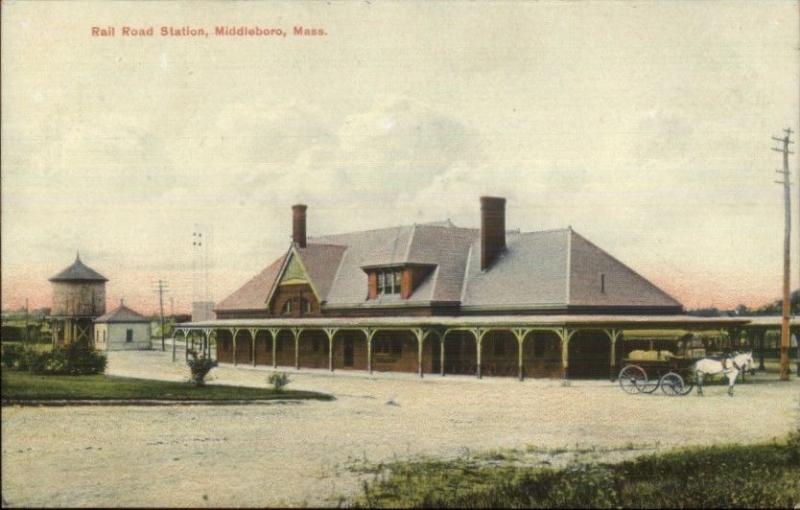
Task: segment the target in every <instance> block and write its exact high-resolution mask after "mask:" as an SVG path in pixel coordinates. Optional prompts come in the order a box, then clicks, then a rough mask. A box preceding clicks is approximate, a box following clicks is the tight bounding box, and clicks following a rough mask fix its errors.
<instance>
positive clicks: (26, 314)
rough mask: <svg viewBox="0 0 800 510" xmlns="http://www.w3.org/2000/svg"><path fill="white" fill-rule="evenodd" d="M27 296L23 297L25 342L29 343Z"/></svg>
mask: <svg viewBox="0 0 800 510" xmlns="http://www.w3.org/2000/svg"><path fill="white" fill-rule="evenodd" d="M28 335H29V333H28V298H25V343H26V344H29V343H31V342H30V338H29V337H28Z"/></svg>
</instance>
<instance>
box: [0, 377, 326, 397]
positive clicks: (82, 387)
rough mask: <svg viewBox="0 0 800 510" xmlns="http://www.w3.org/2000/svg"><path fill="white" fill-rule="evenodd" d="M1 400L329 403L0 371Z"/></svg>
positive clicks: (256, 391) (262, 392) (231, 389)
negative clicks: (275, 401)
mask: <svg viewBox="0 0 800 510" xmlns="http://www.w3.org/2000/svg"><path fill="white" fill-rule="evenodd" d="M2 397H3V400H6V399H13V400H62V399H65V400H109V399H119V400H129V399H148V400H151V399H155V400H332V399H333V397H332V396H330V395H326V394H324V393H316V392H313V391H293V390H284V391H283V392H281V393H276V392H274V391H273V390H272V389H271V388H246V387H239V386H221V385H206V386H202V387H198V386H194V385H192V384H189V383H177V382H163V381H153V380H148V379H131V378H127V377H111V376H107V375H80V376H59V375H34V374H30V373H28V372H18V371H14V370H3V383H2Z"/></svg>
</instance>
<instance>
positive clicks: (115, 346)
mask: <svg viewBox="0 0 800 510" xmlns="http://www.w3.org/2000/svg"><path fill="white" fill-rule="evenodd" d="M94 346H95V349H98V350H101V351H135V350H144V349H150V320H149V319H148V318H147V317H145V316H144V315H142V314H140V313H138V312H135V311H134V310H131V309H130V308H128V307H127V306H125V305H124V304H122V303H120V305H119V306H118V307H116V308H115V309H113V310H111V311H110V312H108V313H107V314H105V315H102V316H100V317H98V318H97V319H95V321H94Z"/></svg>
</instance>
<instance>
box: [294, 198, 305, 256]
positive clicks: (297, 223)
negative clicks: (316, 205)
mask: <svg viewBox="0 0 800 510" xmlns="http://www.w3.org/2000/svg"><path fill="white" fill-rule="evenodd" d="M307 208H308V207H307V206H306V205H305V204H296V205H293V206H292V241H294V244H296V245H297V247H298V248H305V247H306V209H307Z"/></svg>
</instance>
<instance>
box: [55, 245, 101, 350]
mask: <svg viewBox="0 0 800 510" xmlns="http://www.w3.org/2000/svg"><path fill="white" fill-rule="evenodd" d="M107 281H108V278H106V277H105V276H103V275H101V274H100V273H98V272H97V271H95V270H94V269H92V268H90V267H89V266H87V265H85V264H84V263H83V262H81V256H80V254H78V255H77V257H76V258H75V262H73V263H72V265H71V266H69V267H68V268H66V269H64V270H63V271H61V272H60V273H58V274H57V275H55V276H53V277H52V278H50V282H51V284H52V285H53V305H52V309H51V311H50V329H51V331H52V332H53V343H54V344H58V345H63V344H66V343H70V342H77V341H85V342H87V343H90V344H91V343H92V332H93V331H94V324H93V323H94V319H96V318H97V317H99V316H101V315H103V314H104V313H106V282H107Z"/></svg>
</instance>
